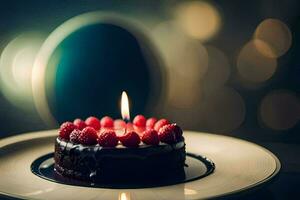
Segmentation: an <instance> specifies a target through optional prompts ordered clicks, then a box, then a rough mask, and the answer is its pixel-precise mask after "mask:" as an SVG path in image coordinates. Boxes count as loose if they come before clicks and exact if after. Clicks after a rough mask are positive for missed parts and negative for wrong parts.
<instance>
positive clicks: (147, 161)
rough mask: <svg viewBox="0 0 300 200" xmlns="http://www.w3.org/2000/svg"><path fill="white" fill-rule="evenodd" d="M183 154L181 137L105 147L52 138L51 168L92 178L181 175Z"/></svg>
mask: <svg viewBox="0 0 300 200" xmlns="http://www.w3.org/2000/svg"><path fill="white" fill-rule="evenodd" d="M185 156H186V152H185V143H184V141H180V142H178V143H176V144H172V145H170V144H165V143H160V144H159V145H158V146H151V145H140V146H139V147H138V148H127V147H124V146H122V145H118V146H117V147H113V148H108V147H100V146H99V145H95V146H83V145H80V144H74V143H72V142H66V141H64V140H61V139H60V138H56V140H55V153H54V159H55V165H54V169H55V171H56V173H58V174H59V175H61V176H67V177H71V178H75V179H79V180H85V181H92V182H115V181H126V180H128V179H130V180H136V181H139V180H148V181H155V180H157V179H168V178H178V179H183V178H184V176H185V173H184V165H185Z"/></svg>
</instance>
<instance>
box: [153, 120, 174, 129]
mask: <svg viewBox="0 0 300 200" xmlns="http://www.w3.org/2000/svg"><path fill="white" fill-rule="evenodd" d="M167 124H170V123H169V121H168V120H167V119H160V120H158V121H157V122H156V123H155V125H154V130H156V131H159V129H160V128H161V127H163V126H164V125H167Z"/></svg>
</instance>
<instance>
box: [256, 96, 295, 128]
mask: <svg viewBox="0 0 300 200" xmlns="http://www.w3.org/2000/svg"><path fill="white" fill-rule="evenodd" d="M259 118H260V119H261V121H262V122H263V124H264V125H265V126H267V127H269V128H271V129H274V130H286V129H289V128H292V127H294V126H295V125H296V124H297V123H298V122H299V120H300V101H299V98H298V97H297V96H296V95H294V94H293V93H292V92H290V91H287V90H275V91H272V92H270V93H269V94H267V95H266V96H265V97H264V98H263V100H262V101H261V105H260V107H259Z"/></svg>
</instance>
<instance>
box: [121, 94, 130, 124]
mask: <svg viewBox="0 0 300 200" xmlns="http://www.w3.org/2000/svg"><path fill="white" fill-rule="evenodd" d="M121 114H122V118H123V120H125V121H129V120H130V113H129V101H128V96H127V93H126V92H125V91H123V92H122V97H121Z"/></svg>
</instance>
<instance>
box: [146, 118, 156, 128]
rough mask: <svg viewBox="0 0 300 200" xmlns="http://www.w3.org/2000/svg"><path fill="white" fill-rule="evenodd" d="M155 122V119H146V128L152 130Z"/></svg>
mask: <svg viewBox="0 0 300 200" xmlns="http://www.w3.org/2000/svg"><path fill="white" fill-rule="evenodd" d="M156 122H157V119H156V118H155V117H151V118H149V119H147V121H146V127H147V128H148V129H152V128H154V125H155V123H156Z"/></svg>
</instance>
